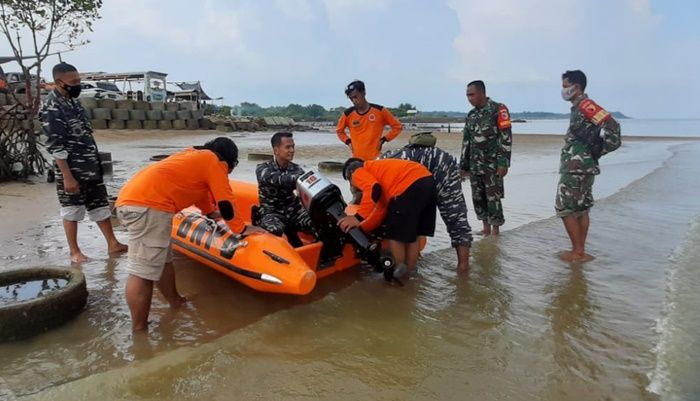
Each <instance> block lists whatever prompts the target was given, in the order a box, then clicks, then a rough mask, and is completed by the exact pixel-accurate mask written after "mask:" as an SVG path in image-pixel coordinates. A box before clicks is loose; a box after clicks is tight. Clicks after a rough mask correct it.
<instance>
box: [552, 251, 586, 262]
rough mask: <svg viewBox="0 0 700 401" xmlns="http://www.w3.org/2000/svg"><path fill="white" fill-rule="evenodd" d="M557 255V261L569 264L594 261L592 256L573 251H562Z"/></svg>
mask: <svg viewBox="0 0 700 401" xmlns="http://www.w3.org/2000/svg"><path fill="white" fill-rule="evenodd" d="M558 255H559V259H561V260H563V261H564V262H569V263H585V262H590V261H591V260H593V259H595V258H594V257H593V256H591V255H589V254H587V253H578V252H574V251H562V252H559V254H558Z"/></svg>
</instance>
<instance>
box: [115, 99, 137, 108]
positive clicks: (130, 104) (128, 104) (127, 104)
mask: <svg viewBox="0 0 700 401" xmlns="http://www.w3.org/2000/svg"><path fill="white" fill-rule="evenodd" d="M117 108H118V109H123V110H133V109H134V101H133V100H131V99H124V100H117Z"/></svg>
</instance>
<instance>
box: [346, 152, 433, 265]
mask: <svg viewBox="0 0 700 401" xmlns="http://www.w3.org/2000/svg"><path fill="white" fill-rule="evenodd" d="M343 178H345V179H346V180H348V181H349V182H350V185H352V186H354V187H355V188H357V189H358V190H359V191H360V192H362V198H361V201H360V207H359V208H358V211H357V215H355V216H346V217H343V218H342V219H340V220H339V221H338V225H339V226H340V229H341V230H343V231H344V232H348V231H349V230H350V229H351V228H353V227H360V228H361V229H362V231H364V232H365V233H370V232H372V231H373V230H375V229H376V228H378V227H379V226H380V224H382V223H384V226H385V236H384V238H385V239H387V240H388V242H389V250H390V251H391V253H392V254H393V256H394V261H395V262H396V268H395V270H394V276H395V277H396V278H401V276H403V275H405V274H410V273H411V272H413V271H414V270H415V268H416V264H417V262H418V256H419V255H420V243H419V242H418V237H420V236H429V237H432V236H433V234H434V233H435V214H436V213H435V203H436V189H435V180H434V179H433V176H432V174H430V171H428V169H426V168H425V167H424V166H423V165H421V164H418V163H416V162H412V161H407V160H397V159H385V160H370V161H362V160H361V159H357V158H351V159H348V161H346V162H345V165H344V166H343ZM358 217H359V218H358ZM360 219H362V221H360Z"/></svg>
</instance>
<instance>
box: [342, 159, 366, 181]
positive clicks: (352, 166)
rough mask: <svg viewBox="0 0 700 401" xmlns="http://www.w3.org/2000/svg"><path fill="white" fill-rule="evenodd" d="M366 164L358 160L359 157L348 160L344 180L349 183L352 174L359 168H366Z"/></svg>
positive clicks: (344, 170) (345, 165) (344, 168)
mask: <svg viewBox="0 0 700 401" xmlns="http://www.w3.org/2000/svg"><path fill="white" fill-rule="evenodd" d="M364 164H365V161H364V160H362V159H358V158H357V157H351V158H349V159H348V160H346V161H345V164H343V179H345V180H348V181H349V180H350V177H351V176H352V173H354V172H355V170H357V169H358V168H360V167H362V166H364Z"/></svg>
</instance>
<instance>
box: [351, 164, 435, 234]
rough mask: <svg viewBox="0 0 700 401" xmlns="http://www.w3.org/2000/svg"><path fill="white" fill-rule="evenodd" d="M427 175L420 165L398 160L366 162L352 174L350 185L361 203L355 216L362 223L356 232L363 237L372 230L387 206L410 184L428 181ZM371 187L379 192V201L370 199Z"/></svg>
mask: <svg viewBox="0 0 700 401" xmlns="http://www.w3.org/2000/svg"><path fill="white" fill-rule="evenodd" d="M430 176H431V173H430V171H428V169H427V168H425V166H423V165H422V164H419V163H416V162H412V161H408V160H400V159H381V160H369V161H366V162H365V164H364V166H362V167H360V168H358V169H357V170H355V172H354V173H353V174H352V185H354V186H355V187H356V188H358V189H359V190H360V191H362V200H361V201H360V207H359V208H358V210H357V214H358V215H360V216H361V217H362V218H363V220H362V222H361V223H360V228H362V230H363V231H364V232H366V233H369V232H370V231H372V230H374V229H376V228H377V227H379V225H380V224H381V223H382V221H383V220H384V217H385V216H386V213H387V207H388V205H389V202H391V200H393V199H394V198H396V197H397V196H399V195H401V194H403V193H404V192H405V191H406V189H408V187H410V186H411V185H412V184H413V183H414V182H416V181H417V180H419V179H421V178H423V177H430ZM375 185H379V188H381V196H380V197H379V199H373V191H374V192H375V193H376V191H377V190H376V189H375Z"/></svg>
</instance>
